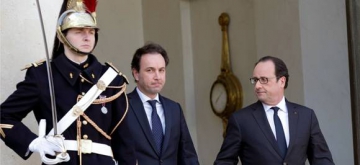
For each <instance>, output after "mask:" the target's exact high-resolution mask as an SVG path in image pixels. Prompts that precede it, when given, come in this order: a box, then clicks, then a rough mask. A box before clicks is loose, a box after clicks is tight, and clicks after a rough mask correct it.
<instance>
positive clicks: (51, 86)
mask: <svg viewBox="0 0 360 165" xmlns="http://www.w3.org/2000/svg"><path fill="white" fill-rule="evenodd" d="M36 4H37V8H38V13H39V17H40V23H41V31H42V34H43V35H42V36H43V40H44V44H45V51H46V53H45V54H46V70H47V73H48V75H47V77H48V81H49V91H50V102H51V114H52V123H53V128H54V135H57V114H56V103H55V91H54V81H53V74H52V70H51V64H50V57H49V50H48V45H47V40H46V35H45V28H44V21H43V18H42V14H41V8H40V2H39V0H36Z"/></svg>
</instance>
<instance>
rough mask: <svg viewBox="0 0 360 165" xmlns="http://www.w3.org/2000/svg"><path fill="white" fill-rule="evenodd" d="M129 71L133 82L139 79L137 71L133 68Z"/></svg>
mask: <svg viewBox="0 0 360 165" xmlns="http://www.w3.org/2000/svg"><path fill="white" fill-rule="evenodd" d="M131 72H132V75H133V77H134V79H135V82H137V81H139V72H138V71H137V70H136V69H135V68H133V69H131Z"/></svg>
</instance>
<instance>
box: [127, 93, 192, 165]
mask: <svg viewBox="0 0 360 165" xmlns="http://www.w3.org/2000/svg"><path fill="white" fill-rule="evenodd" d="M128 97H129V103H130V108H129V112H128V114H127V118H128V120H127V122H129V123H128V125H129V126H130V131H131V133H132V136H133V138H134V142H135V151H136V157H137V160H138V163H139V165H157V164H161V165H177V164H178V165H197V164H199V163H198V158H197V154H196V151H195V148H194V145H193V142H192V140H191V137H190V133H189V130H188V127H187V125H186V122H185V118H184V115H183V111H182V109H181V106H180V104H179V103H176V102H174V101H172V100H170V99H168V98H166V97H163V96H161V95H159V100H160V102H161V104H162V106H163V109H164V113H165V136H164V141H163V147H162V153H161V155H159V154H158V153H157V152H156V147H155V141H154V139H153V135H152V131H151V129H150V125H149V121H148V119H147V117H146V113H145V109H144V106H143V103H142V101H141V99H140V96H139V95H138V93H137V91H136V89H135V90H134V91H133V92H131V93H129V94H128Z"/></svg>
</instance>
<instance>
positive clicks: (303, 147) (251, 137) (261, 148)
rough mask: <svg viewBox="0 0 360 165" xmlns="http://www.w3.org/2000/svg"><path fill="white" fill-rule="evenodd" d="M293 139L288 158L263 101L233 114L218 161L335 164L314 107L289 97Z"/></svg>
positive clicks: (273, 164)
mask: <svg viewBox="0 0 360 165" xmlns="http://www.w3.org/2000/svg"><path fill="white" fill-rule="evenodd" d="M286 106H287V108H288V117H289V133H290V142H289V146H288V151H287V154H286V157H285V159H284V160H283V158H282V157H281V155H280V150H279V147H278V145H277V142H276V140H275V136H274V134H273V132H272V130H271V128H270V124H269V122H268V120H267V118H266V114H265V110H264V108H263V106H262V103H261V102H260V101H258V102H256V103H254V104H252V105H250V106H248V107H246V108H243V109H241V110H239V111H237V112H235V113H234V114H233V115H232V116H231V117H230V118H229V123H228V127H227V134H226V137H225V140H224V142H223V144H222V147H221V150H220V152H219V154H218V156H217V158H216V161H215V163H214V164H215V165H225V164H227V165H229V164H237V162H238V157H240V160H241V162H242V165H280V164H288V165H304V164H305V161H306V159H308V160H309V162H310V164H321V165H333V164H334V163H333V160H332V156H331V153H330V151H329V148H328V146H327V144H326V141H325V139H324V136H323V134H322V133H321V130H320V127H319V123H318V120H317V118H316V116H315V113H314V111H313V110H312V109H309V108H307V107H304V106H301V105H298V104H295V103H291V102H289V101H287V100H286Z"/></svg>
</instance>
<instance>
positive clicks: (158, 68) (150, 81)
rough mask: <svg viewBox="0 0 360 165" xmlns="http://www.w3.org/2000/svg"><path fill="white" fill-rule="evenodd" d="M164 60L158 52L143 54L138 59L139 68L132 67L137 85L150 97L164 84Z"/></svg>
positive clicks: (153, 96)
mask: <svg viewBox="0 0 360 165" xmlns="http://www.w3.org/2000/svg"><path fill="white" fill-rule="evenodd" d="M165 67H166V66H165V60H164V58H163V57H162V55H161V54H159V53H153V54H144V55H143V56H142V57H141V59H140V69H139V71H137V70H136V69H133V70H132V72H133V75H134V78H135V80H136V81H137V87H138V88H139V90H140V91H141V92H143V93H144V94H145V95H146V96H148V97H150V98H155V96H156V94H157V93H159V92H160V91H161V89H162V88H163V86H164V85H165V81H166V80H165V79H166V78H165V76H166V72H165V71H166V70H165Z"/></svg>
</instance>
